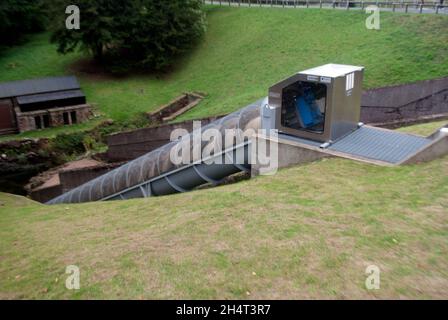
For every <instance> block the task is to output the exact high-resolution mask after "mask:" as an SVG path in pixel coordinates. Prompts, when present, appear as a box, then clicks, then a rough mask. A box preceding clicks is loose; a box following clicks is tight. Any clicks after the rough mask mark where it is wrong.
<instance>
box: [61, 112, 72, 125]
mask: <svg viewBox="0 0 448 320" xmlns="http://www.w3.org/2000/svg"><path fill="white" fill-rule="evenodd" d="M62 117H63V118H64V124H70V120H69V119H68V112H64V113H63V114H62Z"/></svg>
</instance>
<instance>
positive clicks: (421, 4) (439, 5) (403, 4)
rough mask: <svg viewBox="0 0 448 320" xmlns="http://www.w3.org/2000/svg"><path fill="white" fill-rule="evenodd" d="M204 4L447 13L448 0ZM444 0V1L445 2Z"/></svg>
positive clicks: (213, 0)
mask: <svg viewBox="0 0 448 320" xmlns="http://www.w3.org/2000/svg"><path fill="white" fill-rule="evenodd" d="M203 2H204V3H206V4H214V5H221V6H224V5H227V6H239V7H241V6H244V7H255V6H259V7H277V8H278V7H294V8H297V7H302V8H327V9H328V8H333V9H346V10H350V9H362V10H363V9H365V8H366V7H367V6H370V5H375V6H377V7H378V8H380V9H383V10H387V11H392V12H396V11H397V12H398V11H399V12H405V13H408V12H409V13H410V12H412V13H435V14H439V13H445V14H448V0H444V1H441V0H435V1H434V0H433V1H343V0H342V1H337V0H335V1H331V0H203ZM445 2H446V3H445Z"/></svg>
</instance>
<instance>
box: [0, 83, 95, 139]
mask: <svg viewBox="0 0 448 320" xmlns="http://www.w3.org/2000/svg"><path fill="white" fill-rule="evenodd" d="M91 114H92V111H91V107H90V106H89V105H88V104H87V103H86V97H85V95H84V93H83V92H82V91H81V88H80V86H79V83H78V81H77V79H76V77H73V76H67V77H52V78H42V79H33V80H22V81H13V82H6V83H0V135H1V134H11V133H17V132H24V131H30V130H36V129H43V128H48V127H55V126H61V125H71V124H75V123H81V122H84V121H86V120H88V119H89V117H90V116H91Z"/></svg>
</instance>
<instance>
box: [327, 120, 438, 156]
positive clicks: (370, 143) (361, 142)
mask: <svg viewBox="0 0 448 320" xmlns="http://www.w3.org/2000/svg"><path fill="white" fill-rule="evenodd" d="M430 142H431V140H430V139H428V138H424V137H419V136H414V135H410V134H406V133H401V132H396V131H392V130H384V129H379V128H374V127H369V126H363V127H361V128H359V129H358V130H355V131H353V132H352V133H350V134H349V135H347V136H345V137H344V138H342V139H340V140H338V141H336V142H335V143H334V144H332V145H331V146H330V147H329V148H328V150H333V151H337V152H342V153H347V154H350V155H353V156H358V157H362V158H367V159H372V160H379V161H384V162H389V163H392V164H394V163H399V162H400V161H403V160H404V159H406V158H407V157H409V156H410V155H412V154H414V153H415V152H417V151H418V150H419V149H421V148H422V147H424V146H425V145H427V144H429V143H430Z"/></svg>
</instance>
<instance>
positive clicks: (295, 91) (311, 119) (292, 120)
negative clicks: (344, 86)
mask: <svg viewBox="0 0 448 320" xmlns="http://www.w3.org/2000/svg"><path fill="white" fill-rule="evenodd" d="M326 100H327V86H326V85H325V84H322V83H315V82H306V81H297V82H295V83H293V84H291V85H289V86H288V87H286V88H285V89H283V93H282V115H281V123H282V125H283V126H284V127H287V128H291V129H297V130H304V131H309V132H313V133H323V132H324V123H325V109H326Z"/></svg>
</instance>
